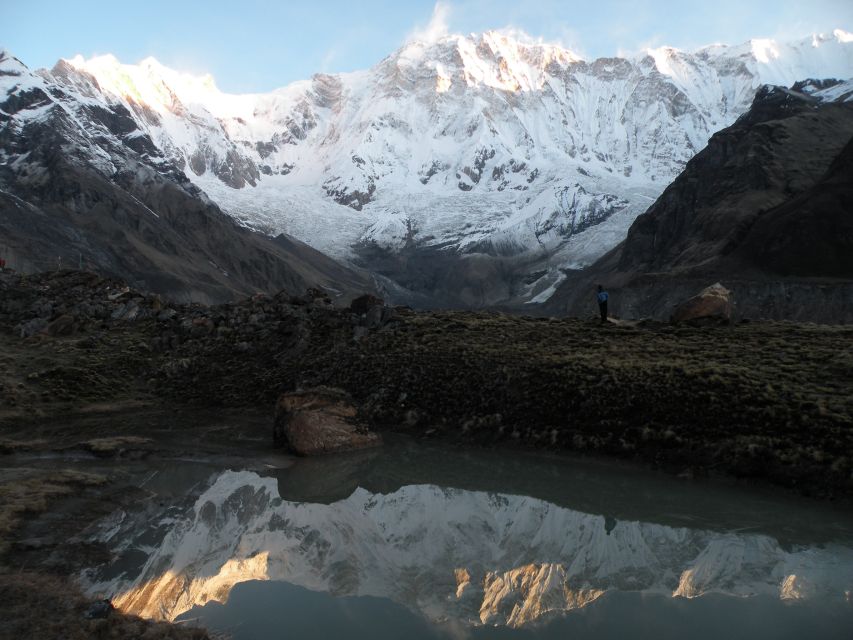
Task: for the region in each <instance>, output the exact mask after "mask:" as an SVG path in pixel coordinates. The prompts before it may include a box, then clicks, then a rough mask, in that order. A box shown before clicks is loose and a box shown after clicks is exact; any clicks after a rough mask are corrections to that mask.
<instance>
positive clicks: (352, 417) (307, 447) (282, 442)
mask: <svg viewBox="0 0 853 640" xmlns="http://www.w3.org/2000/svg"><path fill="white" fill-rule="evenodd" d="M356 413H357V410H356V408H355V406H354V405H353V404H352V398H350V396H349V394H347V393H346V392H345V391H343V390H341V389H334V388H329V387H316V388H313V389H305V390H300V391H294V392H291V393H285V394H283V395H282V396H281V397H280V398H279V399H278V403H277V404H276V411H275V425H274V427H273V441H274V442H275V444H276V445H279V446H286V447H288V448H290V449H291V450H292V451H293V452H294V453H296V454H297V455H300V456H315V455H321V454H324V453H335V452H338V451H352V450H355V449H366V448H368V447H375V446H378V445H381V444H382V439H381V438H380V437H379V435H377V434H375V433H372V432H370V431H368V430H367V428H366V427H364V426H362V425H360V424H359V423H358V421H357V420H356Z"/></svg>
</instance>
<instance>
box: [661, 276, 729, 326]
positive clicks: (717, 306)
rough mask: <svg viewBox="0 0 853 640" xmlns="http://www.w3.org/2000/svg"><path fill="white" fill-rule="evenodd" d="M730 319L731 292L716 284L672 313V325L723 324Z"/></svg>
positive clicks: (683, 303)
mask: <svg viewBox="0 0 853 640" xmlns="http://www.w3.org/2000/svg"><path fill="white" fill-rule="evenodd" d="M731 317H732V300H731V291H729V290H728V289H726V288H725V287H724V286H723V285H722V284H720V283H719V282H717V283H716V284H712V285H711V286H710V287H706V288H705V289H703V290H702V291H701V293H699V295H696V296H693V297H692V298H690V299H689V300H686V301H684V302H682V303H681V304H680V305H678V306H677V307H676V308H675V311H673V312H672V318H671V322H672V323H673V324H681V323H690V324H706V323H707V324H717V323H719V324H725V323H728V322H729V321H730V320H731Z"/></svg>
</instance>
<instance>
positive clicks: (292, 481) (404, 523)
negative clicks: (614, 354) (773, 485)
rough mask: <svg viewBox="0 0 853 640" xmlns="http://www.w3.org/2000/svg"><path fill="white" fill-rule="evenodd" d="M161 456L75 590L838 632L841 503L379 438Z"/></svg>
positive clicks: (276, 613) (414, 612)
mask: <svg viewBox="0 0 853 640" xmlns="http://www.w3.org/2000/svg"><path fill="white" fill-rule="evenodd" d="M231 466H232V468H221V467H218V466H217V465H216V464H213V463H211V462H209V461H208V462H206V463H199V462H193V461H189V460H185V461H169V462H164V463H163V464H162V465H160V466H159V467H156V468H152V469H150V472H149V473H147V474H146V475H145V476H144V479H143V481H142V482H141V483H140V484H144V487H145V489H146V490H148V491H150V492H151V495H152V500H151V501H150V502H149V503H148V504H147V506H145V507H144V508H140V509H138V510H136V511H122V512H119V513H116V514H113V515H112V516H111V517H110V518H109V519H108V520H107V521H104V522H103V523H101V528H100V532H99V533H98V538H99V540H100V541H102V542H105V543H107V544H108V545H109V546H110V547H111V548H112V549H113V550H114V552H115V553H114V561H113V562H112V563H110V564H108V565H104V566H99V567H93V568H92V569H90V570H87V571H86V572H85V573H84V575H83V576H82V579H83V581H84V583H86V584H87V586H88V589H89V591H90V592H91V593H93V594H99V595H103V596H105V597H110V598H112V599H113V602H114V603H115V604H116V605H117V606H118V607H120V608H121V609H123V610H125V611H128V612H131V613H136V614H139V615H142V616H145V617H149V618H156V619H164V620H171V621H176V622H179V623H181V624H201V625H203V626H205V627H207V628H209V629H212V630H217V631H222V632H226V633H228V634H229V635H230V636H231V637H233V638H235V639H241V638H267V637H269V638H275V637H287V638H312V637H343V636H345V637H348V638H361V637H364V638H401V637H405V638H459V637H472V638H480V637H500V638H528V637H536V638H550V637H561V638H562V637H567V636H568V635H570V634H574V635H579V636H581V637H583V636H587V635H589V636H591V635H595V636H596V637H617V636H618V637H625V636H637V635H650V636H651V635H654V636H655V637H659V638H660V637H663V638H666V637H672V638H675V637H679V638H683V637H684V636H685V634H688V635H690V636H691V637H699V638H706V637H707V638H717V637H730V638H735V637H744V638H746V637H749V638H756V637H768V638H770V637H774V638H776V637H803V636H807V637H839V638H842V637H844V638H846V637H849V633H850V630H851V629H853V514H850V513H849V512H846V511H841V510H837V509H833V508H832V507H831V506H829V505H825V504H821V503H814V502H811V501H807V500H803V499H797V498H794V497H791V496H788V495H786V494H782V493H779V492H776V491H772V490H769V489H768V490H763V489H756V488H744V487H742V486H738V485H736V484H732V483H728V484H727V483H720V482H713V481H704V480H703V481H700V480H684V479H679V478H674V477H671V476H667V475H663V474H659V473H655V472H651V471H646V470H642V469H637V468H635V467H632V466H627V465H623V464H620V463H611V462H603V461H598V460H589V459H577V458H573V457H565V456H561V457H557V456H548V455H541V454H534V453H526V452H510V451H466V450H457V449H453V448H451V447H447V446H437V445H427V444H424V443H420V442H412V441H409V440H405V439H399V440H394V439H392V440H391V441H390V442H389V443H388V444H387V445H386V446H385V447H383V448H381V449H375V450H369V451H363V452H358V453H353V454H345V455H336V456H329V457H325V458H313V459H283V460H282V462H281V463H279V464H274V465H260V466H258V465H254V467H253V468H233V465H231Z"/></svg>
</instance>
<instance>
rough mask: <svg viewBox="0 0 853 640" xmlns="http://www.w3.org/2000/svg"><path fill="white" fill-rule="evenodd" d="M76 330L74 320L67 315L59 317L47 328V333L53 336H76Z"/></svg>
mask: <svg viewBox="0 0 853 640" xmlns="http://www.w3.org/2000/svg"><path fill="white" fill-rule="evenodd" d="M76 329H77V326H76V323H75V322H74V318H73V317H72V316H70V315H68V314H67V313H66V314H63V315H61V316H59V317H58V318H56V320H54V321H53V322H51V323H50V324H48V325H47V327H46V331H47V333H48V334H49V335H52V336H70V335H74V332H75V331H76Z"/></svg>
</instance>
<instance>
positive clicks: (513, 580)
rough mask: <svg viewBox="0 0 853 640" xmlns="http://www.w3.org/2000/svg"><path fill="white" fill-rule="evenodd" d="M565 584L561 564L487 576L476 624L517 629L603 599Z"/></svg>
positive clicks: (595, 591)
mask: <svg viewBox="0 0 853 640" xmlns="http://www.w3.org/2000/svg"><path fill="white" fill-rule="evenodd" d="M569 582H570V578H569V575H568V572H567V570H566V567H565V565H562V564H550V563H546V564H542V565H537V564H529V565H526V566H523V567H518V568H517V569H512V570H510V571H504V572H502V573H494V572H489V573H488V574H486V577H485V579H484V581H483V591H484V594H483V604H482V606H481V607H480V620H481V621H482V622H483V624H490V623H491V624H493V623H498V624H500V623H505V624H507V625H509V626H511V627H520V626H521V625H523V624H525V623H527V622H532V621H533V620H537V619H539V618H541V617H542V616H545V615H547V614H549V613H551V614H553V613H562V612H565V611H571V610H572V609H580V608H581V607H585V606H586V605H588V604H590V603H591V602H593V601H594V600H596V599H597V598H599V597H600V596H602V595H604V590H603V589H592V588H585V589H575V588H572V587H571V586H570V585H569Z"/></svg>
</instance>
